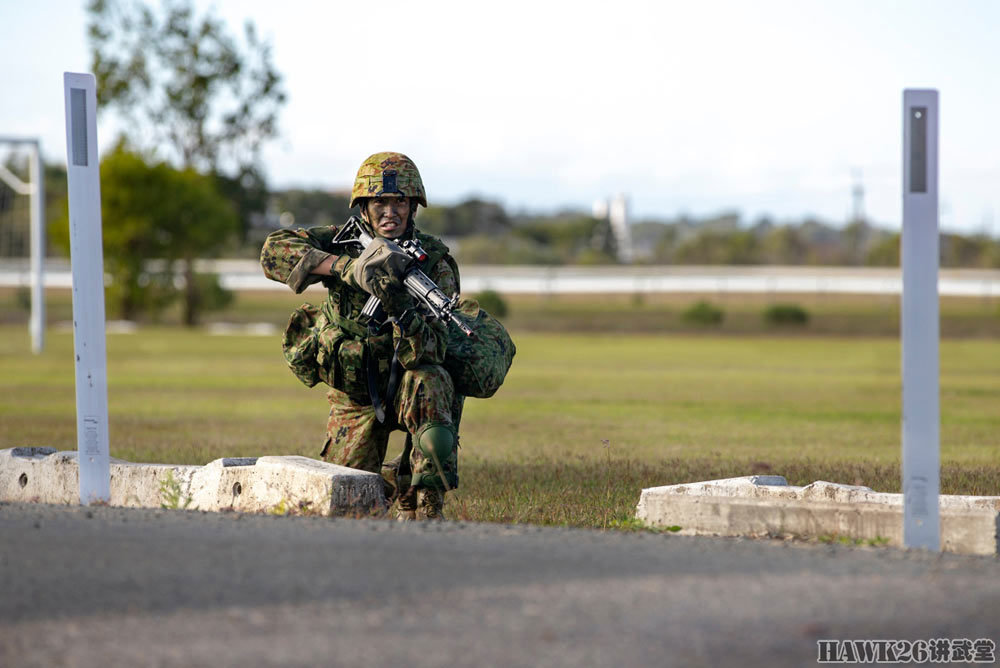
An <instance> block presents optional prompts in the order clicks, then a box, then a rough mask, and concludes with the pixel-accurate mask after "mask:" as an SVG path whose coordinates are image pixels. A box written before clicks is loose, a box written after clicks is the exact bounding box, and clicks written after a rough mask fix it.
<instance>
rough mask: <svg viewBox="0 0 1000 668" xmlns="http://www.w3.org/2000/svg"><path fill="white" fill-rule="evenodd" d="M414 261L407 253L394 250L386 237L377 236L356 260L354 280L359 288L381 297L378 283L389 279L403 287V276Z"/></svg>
mask: <svg viewBox="0 0 1000 668" xmlns="http://www.w3.org/2000/svg"><path fill="white" fill-rule="evenodd" d="M393 246H395V244H393ZM413 262H414V261H413V258H411V257H410V256H409V255H407V254H406V253H403V252H402V251H398V250H393V249H392V246H390V245H389V242H388V241H387V240H386V239H383V238H382V237H376V238H375V240H374V241H372V242H371V243H370V244H368V248H366V249H365V250H364V251H363V252H362V253H361V255H360V256H358V259H356V260H355V261H354V263H353V264H354V280H355V282H356V283H357V284H358V287H359V288H361V289H362V290H364V291H365V292H367V293H368V294H371V295H375V296H376V297H378V298H379V299H381V298H382V297H381V296H380V295H379V294H378V293H377V292H376V290H378V289H379V288H378V287H377V286H376V284H382V283H386V282H387V281H388V282H389V283H396V284H398V285H399V286H400V287H402V282H403V277H404V276H406V272H407V270H408V269H409V268H410V267H411V266H413Z"/></svg>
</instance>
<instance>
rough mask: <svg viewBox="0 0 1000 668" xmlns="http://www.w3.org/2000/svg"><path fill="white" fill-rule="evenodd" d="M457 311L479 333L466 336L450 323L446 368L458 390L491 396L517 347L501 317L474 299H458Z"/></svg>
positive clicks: (473, 395) (480, 397)
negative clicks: (488, 310) (502, 323)
mask: <svg viewBox="0 0 1000 668" xmlns="http://www.w3.org/2000/svg"><path fill="white" fill-rule="evenodd" d="M455 314H456V315H457V316H458V317H459V318H461V319H462V320H464V321H465V323H466V324H467V325H468V326H469V327H471V328H472V330H473V331H474V332H475V333H476V335H475V336H474V337H472V336H466V335H465V334H463V333H462V332H461V330H459V329H458V327H456V326H454V325H453V324H450V323H448V324H447V325H446V326H447V327H448V350H447V352H446V353H445V357H444V363H443V364H442V366H444V368H445V370H447V371H448V373H449V374H451V379H452V380H453V381H454V382H455V392H456V393H458V394H462V395H465V396H467V397H477V398H479V399H485V398H487V397H492V396H493V394H494V393H496V391H497V390H498V389H500V386H501V385H503V381H504V378H506V377H507V371H508V370H509V369H510V364H511V362H512V361H513V359H514V354H515V353H516V352H517V348H516V347H515V346H514V342H513V341H512V340H511V338H510V334H508V333H507V330H506V329H504V326H503V325H501V324H500V321H499V320H497V319H496V318H494V317H493V316H491V315H490V314H489V313H487V312H486V311H484V310H483V309H482V308H480V307H479V302H477V301H476V300H475V299H463V300H462V301H461V302H459V305H458V308H457V309H455Z"/></svg>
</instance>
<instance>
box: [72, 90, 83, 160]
mask: <svg viewBox="0 0 1000 668" xmlns="http://www.w3.org/2000/svg"><path fill="white" fill-rule="evenodd" d="M69 111H70V128H71V130H72V142H73V164H74V165H76V166H78V167H86V166H87V91H86V89H84V88H70V89H69Z"/></svg>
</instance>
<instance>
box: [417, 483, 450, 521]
mask: <svg viewBox="0 0 1000 668" xmlns="http://www.w3.org/2000/svg"><path fill="white" fill-rule="evenodd" d="M416 515H417V519H421V520H443V519H445V516H444V492H443V491H442V490H438V489H431V488H422V489H420V490H419V491H418V492H417V512H416Z"/></svg>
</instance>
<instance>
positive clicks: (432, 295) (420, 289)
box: [333, 216, 476, 337]
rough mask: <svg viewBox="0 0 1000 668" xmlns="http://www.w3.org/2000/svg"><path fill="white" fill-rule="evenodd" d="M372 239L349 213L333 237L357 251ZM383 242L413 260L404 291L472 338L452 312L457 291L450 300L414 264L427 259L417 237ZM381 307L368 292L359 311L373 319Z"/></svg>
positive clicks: (432, 312) (438, 317)
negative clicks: (368, 295)
mask: <svg viewBox="0 0 1000 668" xmlns="http://www.w3.org/2000/svg"><path fill="white" fill-rule="evenodd" d="M374 240H375V237H373V236H372V235H371V234H369V233H368V231H367V230H365V228H364V226H363V225H362V224H361V219H359V218H358V217H357V216H351V217H350V218H348V219H347V222H346V223H345V224H344V225H343V226H342V227H341V228H340V229H339V230H337V234H336V235H335V236H334V237H333V244H334V246H339V247H341V248H344V249H347V250H351V249H353V250H356V251H358V252H360V251H362V250H364V249H365V248H367V247H368V245H369V244H370V243H371V242H372V241H374ZM386 242H387V245H388V247H389V250H392V251H398V252H401V253H405V254H406V255H408V256H409V257H411V258H413V259H414V261H415V262H414V264H413V265H412V266H411V267H410V269H409V270H407V272H406V275H405V276H404V277H403V286H404V287H405V288H406V291H407V292H409V293H410V294H411V295H412V296H413V297H414V298H415V299H416V300H417V301H418V302H419V303H420V304H421V305H422V306H423V307H424V308H425V309H426V310H427V312H428V313H429V314H430V315H431V317H433V318H434V319H436V320H450V321H451V322H453V323H454V324H455V326H456V327H458V328H459V329H460V330H461V331H462V333H463V334H465V335H466V336H470V337H475V335H476V333H475V332H474V331H473V330H472V329H471V328H470V327H469V326H468V325H467V324H465V322H463V321H462V319H461V318H459V317H458V316H457V315H455V313H454V311H455V309H457V308H458V295H457V294H456V295H454V296H453V297H451V298H450V299H449V298H448V296H447V295H446V294H445V293H444V292H443V291H442V290H441V288H439V287H438V286H437V284H436V283H435V282H434V281H432V280H431V279H430V277H428V276H427V274H425V273H424V272H423V271H421V270H420V268H419V267H417V265H416V262H423V261H424V260H426V259H427V253H426V252H424V249H423V248H421V247H420V242H419V241H417V239H416V238H413V239H406V240H404V241H400V242H398V243H397V242H396V241H393V240H392V239H386ZM380 306H381V302H379V300H378V297H376V296H374V295H371V296H370V297H369V298H368V301H367V302H365V306H364V308H363V309H362V310H361V314H362V315H365V316H368V317H369V318H373V317H374V316H375V313H376V311H377V310H378V308H379V307H380Z"/></svg>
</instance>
